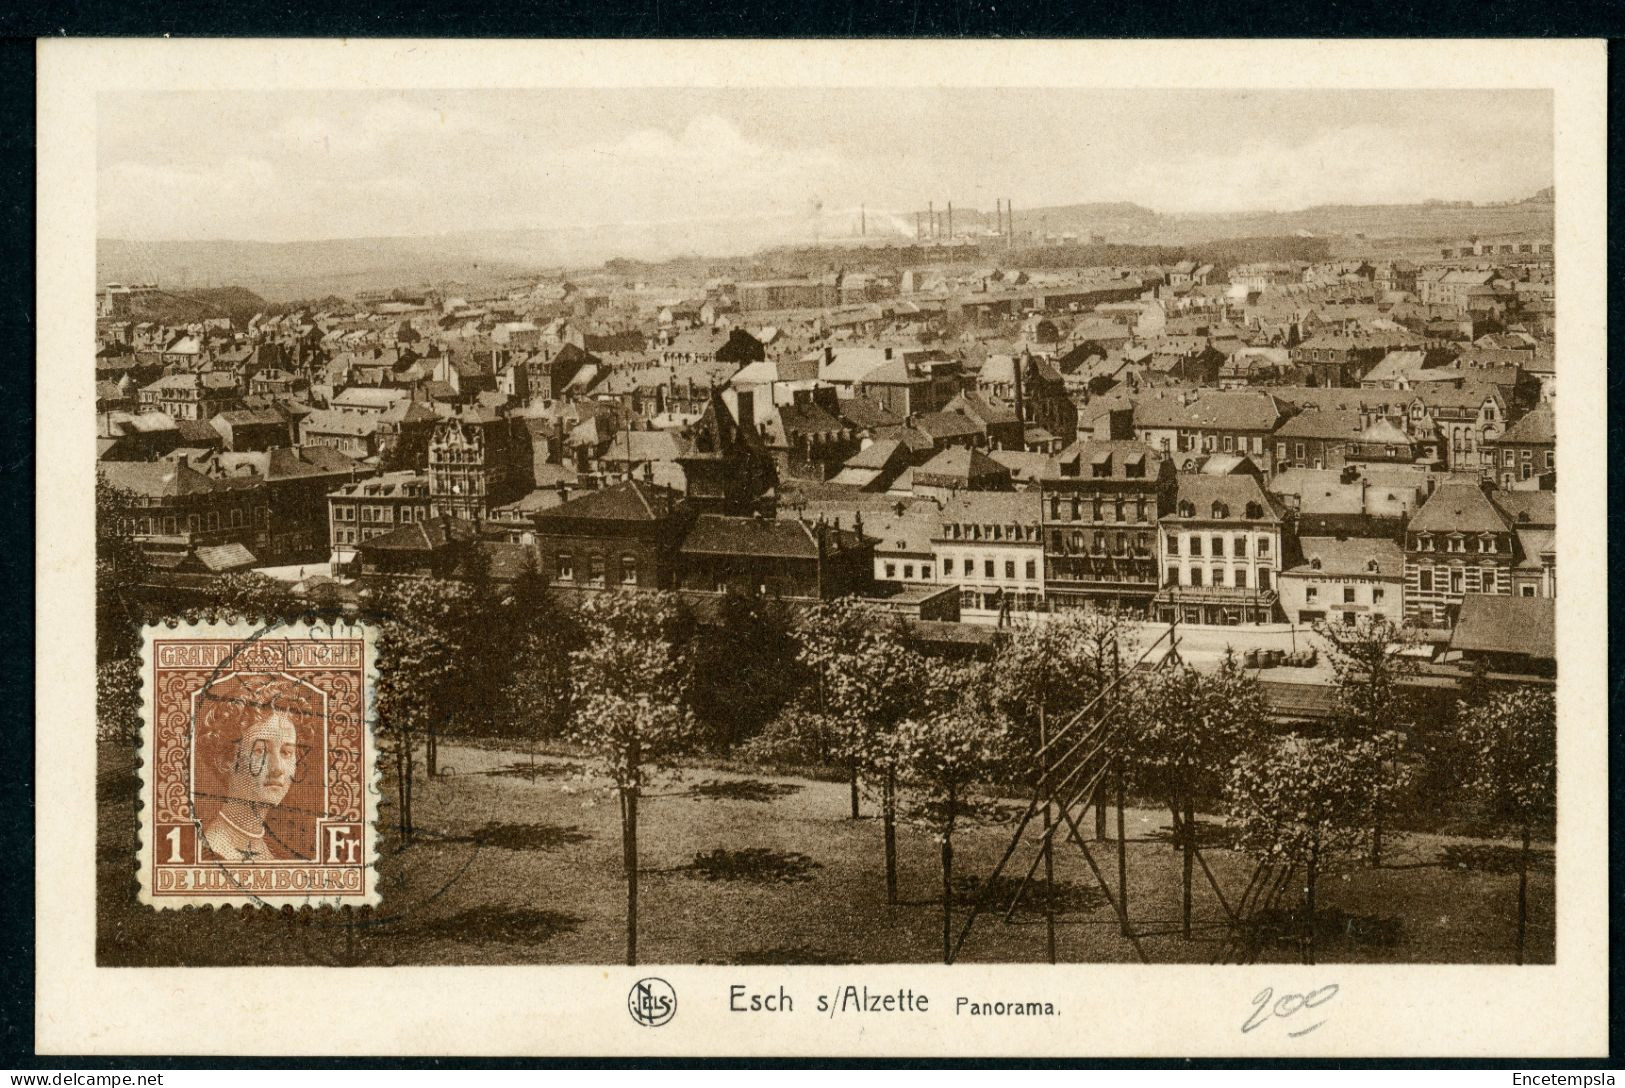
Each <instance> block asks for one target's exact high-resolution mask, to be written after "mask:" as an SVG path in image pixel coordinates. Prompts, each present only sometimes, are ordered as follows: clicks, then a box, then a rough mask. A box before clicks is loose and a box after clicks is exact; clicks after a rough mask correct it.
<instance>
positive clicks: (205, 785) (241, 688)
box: [193, 674, 320, 862]
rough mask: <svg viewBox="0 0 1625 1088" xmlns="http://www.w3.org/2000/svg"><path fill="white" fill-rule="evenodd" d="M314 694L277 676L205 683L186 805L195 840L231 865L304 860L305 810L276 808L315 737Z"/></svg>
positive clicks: (308, 840)
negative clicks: (193, 815) (190, 807)
mask: <svg viewBox="0 0 1625 1088" xmlns="http://www.w3.org/2000/svg"><path fill="white" fill-rule="evenodd" d="M318 704H319V697H318V696H317V695H316V694H315V693H314V692H312V691H311V690H310V689H308V688H306V687H304V686H303V685H300V684H298V683H296V682H294V681H293V680H290V679H288V678H287V677H284V676H274V675H255V674H248V675H237V676H233V677H229V678H227V679H225V680H223V681H222V682H220V683H218V684H214V685H211V686H210V687H209V688H208V689H207V690H206V691H205V692H204V693H203V696H202V699H201V701H200V704H199V708H198V721H197V733H196V741H195V748H194V753H195V759H196V763H195V771H194V779H193V782H194V795H193V796H194V804H195V807H196V812H197V818H198V821H199V824H200V826H201V828H202V839H203V842H204V843H205V844H206V845H207V848H208V851H209V853H210V854H212V855H213V856H214V857H215V858H218V859H220V860H224V861H233V862H258V861H277V860H296V859H303V858H309V857H310V856H312V834H311V831H312V822H313V821H312V817H313V815H314V813H313V812H312V811H311V810H310V808H309V807H308V806H307V805H301V804H295V805H291V806H287V807H286V808H284V807H283V806H284V802H286V801H287V799H288V797H289V794H290V792H291V791H293V790H294V789H295V787H296V785H297V784H298V783H300V782H301V781H304V780H306V779H307V778H308V777H309V776H310V774H312V773H317V774H319V769H318V768H314V767H307V766H305V765H304V764H305V763H306V762H307V760H308V759H309V758H310V757H311V754H312V752H313V745H312V738H313V737H314V736H315V735H316V734H317V733H318V732H319V730H317V728H316V726H317V724H318V719H319V715H320V709H319V705H318Z"/></svg>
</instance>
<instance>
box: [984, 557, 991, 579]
mask: <svg viewBox="0 0 1625 1088" xmlns="http://www.w3.org/2000/svg"><path fill="white" fill-rule="evenodd" d="M982 577H983V578H992V577H993V560H991V559H984V560H982Z"/></svg>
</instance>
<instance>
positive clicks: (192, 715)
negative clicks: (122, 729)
mask: <svg viewBox="0 0 1625 1088" xmlns="http://www.w3.org/2000/svg"><path fill="white" fill-rule="evenodd" d="M372 665H373V649H372V635H371V631H370V629H369V628H367V627H365V626H360V625H351V624H345V623H338V624H291V625H290V624H283V623H280V622H274V621H273V622H271V623H260V622H258V621H248V622H237V623H219V624H177V625H176V626H173V627H171V626H168V625H158V626H150V627H148V628H147V630H146V634H145V641H144V646H143V656H142V685H143V689H144V700H143V705H144V717H143V721H142V759H141V801H142V807H141V840H140V847H139V879H140V885H141V901H142V902H143V903H146V904H148V905H150V906H153V907H155V908H158V909H160V910H163V909H167V908H177V907H183V906H188V905H192V906H243V907H247V906H273V907H275V906H283V905H290V904H291V905H294V906H344V905H355V906H361V905H368V904H375V903H377V902H378V888H377V883H376V881H375V880H374V879H373V871H372V870H373V865H374V862H375V860H376V845H375V842H376V840H375V838H374V825H375V823H376V816H377V798H378V783H377V781H376V773H377V760H376V747H375V744H376V742H375V739H374V722H373V716H372V712H371V711H372Z"/></svg>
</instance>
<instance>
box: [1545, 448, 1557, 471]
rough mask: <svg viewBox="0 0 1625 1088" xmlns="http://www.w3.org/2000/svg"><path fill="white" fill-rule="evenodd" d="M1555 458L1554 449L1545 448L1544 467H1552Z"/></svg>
mask: <svg viewBox="0 0 1625 1088" xmlns="http://www.w3.org/2000/svg"><path fill="white" fill-rule="evenodd" d="M1556 459H1557V454H1556V452H1555V451H1553V450H1547V451H1546V468H1547V469H1548V470H1549V469H1551V468H1553V467H1554V465H1555V463H1556Z"/></svg>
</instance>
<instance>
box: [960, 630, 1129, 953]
mask: <svg viewBox="0 0 1625 1088" xmlns="http://www.w3.org/2000/svg"><path fill="white" fill-rule="evenodd" d="M1132 654H1133V636H1132V633H1131V632H1130V631H1129V630H1128V629H1127V627H1126V625H1125V624H1124V623H1123V622H1122V620H1121V618H1120V617H1119V616H1118V615H1117V614H1116V613H1114V612H1083V611H1071V612H1061V613H1057V614H1056V615H1054V616H1051V617H1049V618H1048V619H1047V620H1046V621H1044V622H1042V623H1027V624H1022V625H1020V626H1018V627H1016V628H1014V629H1013V630H1012V631H1011V633H1010V634H1009V635H1008V637H1006V638H1005V640H1004V641H1003V643H1002V644H1001V645H1000V647H999V650H998V654H997V657H996V659H995V662H994V666H993V668H992V669H991V670H990V674H989V677H988V685H989V699H990V700H991V702H992V705H993V707H994V708H995V709H996V710H997V711H998V712H999V713H1000V714H1001V715H1002V716H1003V718H1004V720H1005V722H1006V728H1007V731H1008V733H1009V737H1010V740H1011V746H1012V749H1013V750H1014V751H1016V752H1022V753H1026V754H1028V755H1030V756H1031V757H1032V758H1031V759H1030V760H1028V761H1027V774H1026V775H1025V776H1024V777H1026V778H1027V779H1028V780H1029V781H1030V782H1031V783H1032V784H1034V785H1036V784H1037V783H1038V781H1039V779H1040V778H1041V777H1042V776H1043V775H1044V774H1045V773H1047V770H1048V765H1047V758H1048V753H1047V746H1048V744H1049V741H1050V738H1051V737H1052V736H1053V735H1054V732H1055V731H1056V730H1057V729H1059V728H1063V727H1064V726H1065V723H1066V721H1067V720H1068V719H1069V718H1070V717H1071V715H1072V714H1073V712H1075V711H1076V710H1078V709H1079V708H1081V707H1083V706H1084V705H1086V704H1087V703H1088V702H1089V700H1091V699H1093V698H1094V697H1095V696H1096V695H1098V694H1099V693H1100V692H1101V691H1102V690H1103V689H1104V688H1105V687H1106V685H1108V684H1110V683H1111V682H1112V680H1113V679H1114V677H1115V674H1116V672H1117V669H1118V668H1119V666H1120V662H1121V661H1122V659H1123V658H1124V657H1132ZM1040 753H1044V754H1043V755H1040ZM1102 789H1104V785H1103V786H1102ZM1095 810H1096V813H1097V814H1103V812H1104V810H1103V809H1102V808H1101V806H1100V804H1099V798H1098V797H1097V798H1096V806H1095ZM1042 812H1043V827H1044V831H1045V835H1046V837H1045V839H1044V880H1045V897H1044V903H1045V908H1044V918H1045V931H1046V935H1047V944H1048V948H1049V957H1050V961H1051V962H1054V960H1055V907H1054V894H1053V885H1054V879H1055V876H1054V874H1055V857H1054V838H1053V836H1050V835H1049V834H1048V833H1049V829H1050V825H1051V823H1052V821H1053V818H1054V814H1053V812H1052V811H1051V805H1050V803H1049V801H1048V800H1047V799H1046V801H1045V803H1044V807H1043V810H1042Z"/></svg>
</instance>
